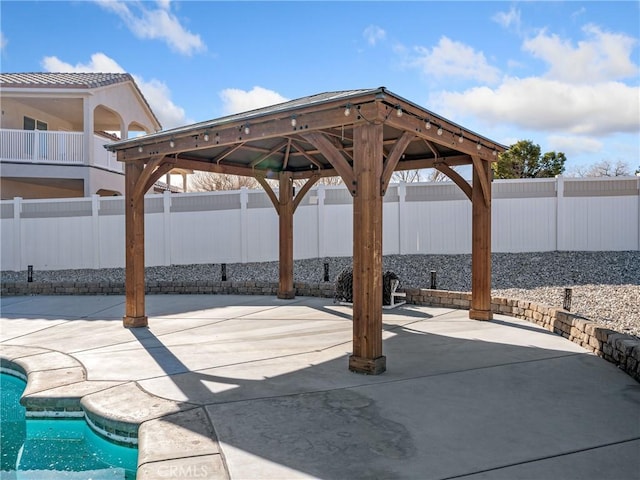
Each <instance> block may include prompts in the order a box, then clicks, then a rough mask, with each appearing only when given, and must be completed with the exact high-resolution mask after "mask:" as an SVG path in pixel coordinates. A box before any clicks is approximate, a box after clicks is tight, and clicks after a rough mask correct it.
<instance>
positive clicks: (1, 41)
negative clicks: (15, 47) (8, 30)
mask: <svg viewBox="0 0 640 480" xmlns="http://www.w3.org/2000/svg"><path fill="white" fill-rule="evenodd" d="M7 43H9V40H7V37H5V36H4V33H2V32H0V51H2V50H4V47H6V46H7Z"/></svg>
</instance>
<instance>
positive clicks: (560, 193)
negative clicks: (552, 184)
mask: <svg viewBox="0 0 640 480" xmlns="http://www.w3.org/2000/svg"><path fill="white" fill-rule="evenodd" d="M564 221H565V212H564V177H563V176H562V175H557V176H556V251H560V250H564V249H565V241H564V234H565V232H566V229H565V227H564Z"/></svg>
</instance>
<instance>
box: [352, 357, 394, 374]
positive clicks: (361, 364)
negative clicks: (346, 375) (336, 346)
mask: <svg viewBox="0 0 640 480" xmlns="http://www.w3.org/2000/svg"><path fill="white" fill-rule="evenodd" d="M349 370H351V371H352V372H356V373H364V374H365V375H380V374H381V373H384V372H385V371H386V370H387V357H385V356H384V355H382V356H381V357H378V358H373V359H371V358H363V357H356V356H355V355H351V356H350V357H349Z"/></svg>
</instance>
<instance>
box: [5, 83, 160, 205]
mask: <svg viewBox="0 0 640 480" xmlns="http://www.w3.org/2000/svg"><path fill="white" fill-rule="evenodd" d="M0 107H1V109H2V116H1V118H0V180H1V183H0V196H1V198H3V199H7V198H13V197H22V198H61V197H65V198H66V197H88V196H91V195H95V194H98V195H120V194H123V193H124V174H123V166H122V165H121V164H120V163H119V162H117V161H116V158H115V155H114V154H113V153H110V152H108V151H107V150H106V149H105V148H104V145H105V144H106V143H110V142H113V141H115V140H118V139H127V138H130V137H132V136H136V135H139V134H145V133H153V132H156V131H158V130H160V129H161V128H162V127H161V125H160V122H159V121H158V119H157V118H156V116H155V114H154V113H153V111H152V110H151V107H150V106H149V104H148V103H147V101H146V100H145V98H144V96H143V94H142V92H141V91H140V89H139V88H138V86H137V85H136V83H135V81H134V79H133V77H132V76H131V75H129V74H127V73H0Z"/></svg>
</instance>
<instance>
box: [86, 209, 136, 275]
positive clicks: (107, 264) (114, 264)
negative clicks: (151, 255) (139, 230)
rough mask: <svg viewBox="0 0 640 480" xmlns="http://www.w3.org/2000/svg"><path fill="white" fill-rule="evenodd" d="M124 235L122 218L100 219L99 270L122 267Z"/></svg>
mask: <svg viewBox="0 0 640 480" xmlns="http://www.w3.org/2000/svg"><path fill="white" fill-rule="evenodd" d="M124 235H125V228H124V216H115V215H109V216H101V217H100V226H99V235H98V242H97V245H98V248H99V249H100V252H99V268H121V267H124V255H125V250H124V247H125V237H124ZM145 244H146V242H145ZM145 253H146V252H145Z"/></svg>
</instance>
